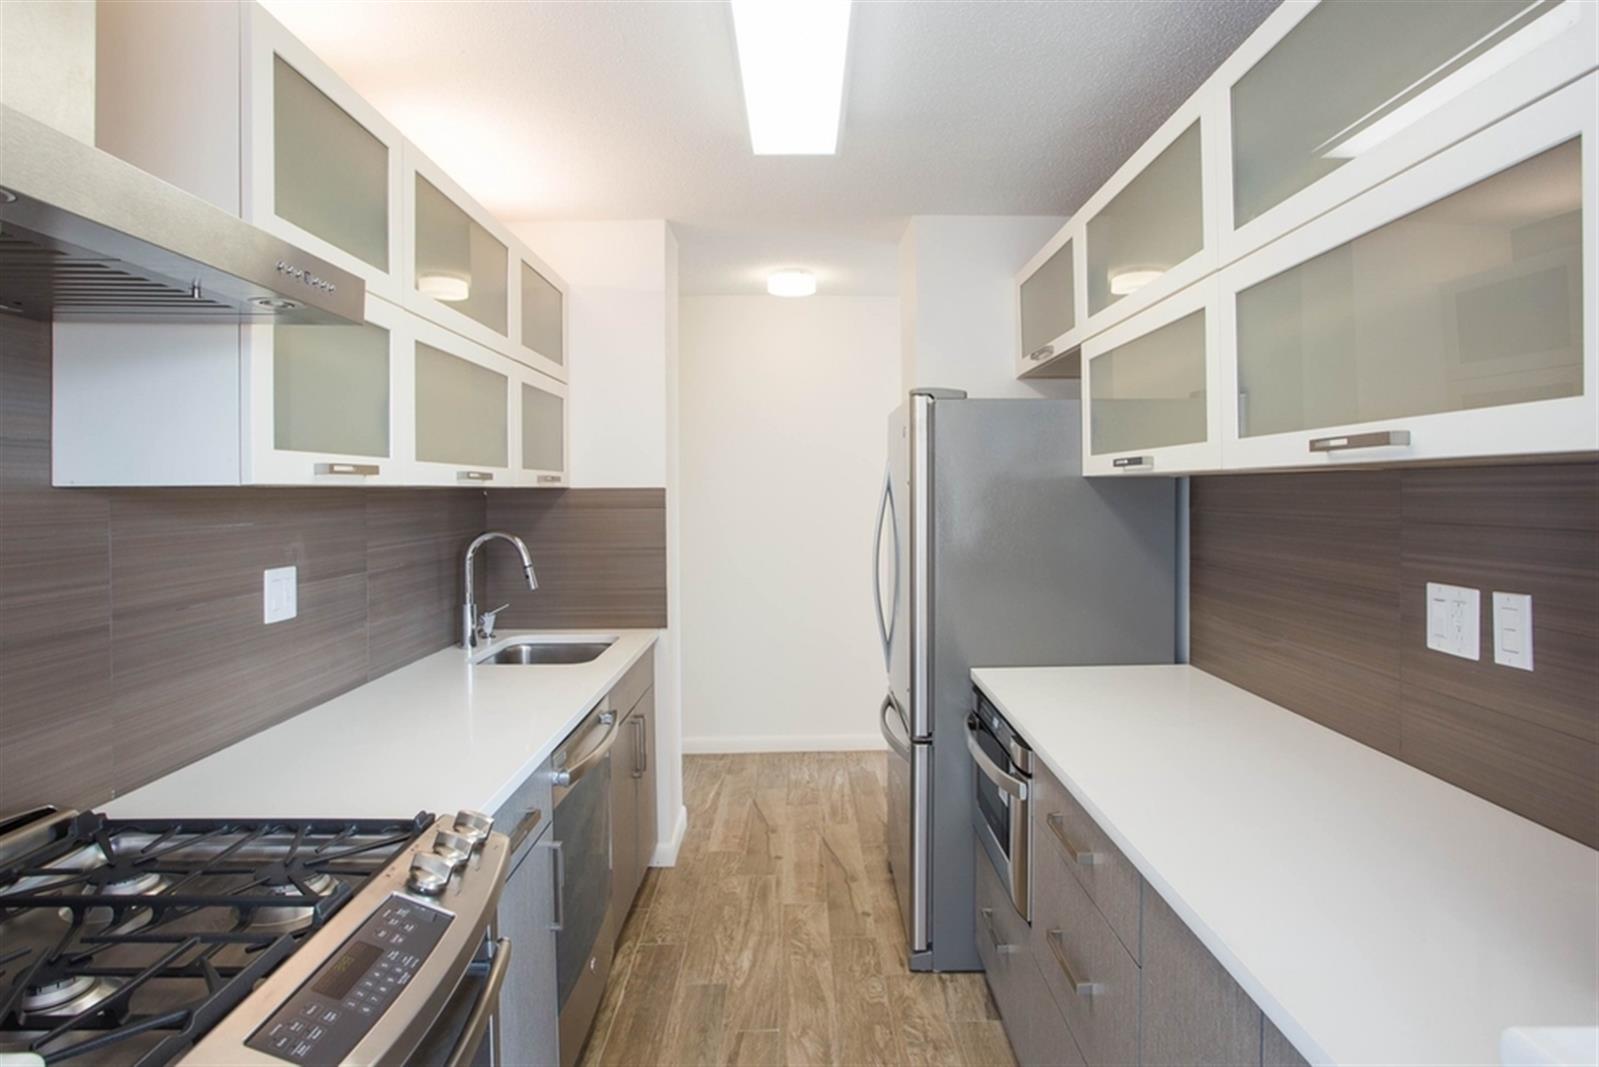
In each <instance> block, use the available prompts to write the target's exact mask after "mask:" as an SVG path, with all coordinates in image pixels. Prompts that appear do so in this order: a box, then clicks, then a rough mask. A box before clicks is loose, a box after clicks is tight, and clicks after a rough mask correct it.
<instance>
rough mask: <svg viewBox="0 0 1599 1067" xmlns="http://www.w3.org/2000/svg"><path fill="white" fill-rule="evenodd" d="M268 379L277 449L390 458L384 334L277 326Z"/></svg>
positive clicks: (373, 329)
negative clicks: (271, 380) (270, 372)
mask: <svg viewBox="0 0 1599 1067" xmlns="http://www.w3.org/2000/svg"><path fill="white" fill-rule="evenodd" d="M272 375H273V388H272V400H273V404H272V416H273V418H272V426H273V445H274V447H275V448H277V449H278V450H280V451H289V452H316V453H322V454H324V455H345V456H370V457H373V458H383V459H386V458H388V456H389V455H390V449H389V404H390V393H389V331H388V330H385V329H384V328H383V327H381V326H374V325H372V324H371V323H366V324H364V325H361V326H279V327H276V328H275V329H274V330H273V331H272Z"/></svg>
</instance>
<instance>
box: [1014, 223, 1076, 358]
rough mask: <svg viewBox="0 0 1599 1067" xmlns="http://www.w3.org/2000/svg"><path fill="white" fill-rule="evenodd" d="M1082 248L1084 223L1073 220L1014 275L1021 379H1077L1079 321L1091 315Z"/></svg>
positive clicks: (1017, 354)
mask: <svg viewBox="0 0 1599 1067" xmlns="http://www.w3.org/2000/svg"><path fill="white" fill-rule="evenodd" d="M1082 248H1083V242H1082V227H1081V226H1079V225H1078V224H1077V222H1076V221H1075V220H1073V221H1071V222H1068V223H1067V224H1066V225H1065V226H1062V227H1061V229H1060V232H1059V233H1057V234H1056V235H1055V236H1054V237H1053V238H1051V240H1050V242H1049V244H1047V245H1045V246H1044V247H1043V249H1041V250H1040V251H1039V253H1038V254H1037V255H1036V256H1034V257H1033V258H1032V261H1031V262H1029V263H1028V264H1027V266H1025V267H1023V268H1022V270H1021V273H1020V274H1018V275H1017V276H1016V299H1017V308H1016V321H1017V323H1018V324H1019V331H1020V340H1019V343H1018V347H1017V353H1016V376H1017V377H1019V378H1020V377H1027V376H1037V377H1071V378H1075V377H1077V375H1078V373H1079V371H1078V362H1077V357H1076V349H1077V346H1078V345H1079V344H1081V343H1082V333H1083V331H1082V329H1081V328H1080V324H1081V323H1082V322H1083V320H1084V319H1085V318H1087V313H1086V311H1085V309H1084V307H1083V288H1082V286H1080V285H1078V284H1077V280H1078V278H1080V277H1081V276H1082V269H1081V267H1080V266H1079V265H1078V263H1077V259H1078V257H1079V256H1080V255H1081V253H1082Z"/></svg>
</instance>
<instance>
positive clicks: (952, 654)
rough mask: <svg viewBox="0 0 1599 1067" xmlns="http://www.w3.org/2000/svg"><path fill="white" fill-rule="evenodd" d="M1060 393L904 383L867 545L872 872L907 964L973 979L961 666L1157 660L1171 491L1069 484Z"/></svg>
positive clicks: (966, 690)
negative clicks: (872, 680)
mask: <svg viewBox="0 0 1599 1067" xmlns="http://www.w3.org/2000/svg"><path fill="white" fill-rule="evenodd" d="M1080 420H1081V407H1080V405H1079V403H1078V402H1077V401H1075V400H972V399H967V398H966V396H965V394H964V393H960V392H957V391H954V390H946V389H918V390H916V391H914V392H912V393H911V394H910V397H909V398H908V400H907V401H906V403H905V405H904V406H902V407H901V408H899V410H897V411H896V412H895V413H894V414H893V416H891V418H890V419H889V427H888V444H889V448H888V454H889V463H888V468H889V469H888V472H887V474H886V476H885V478H884V484H883V496H882V499H881V502H880V507H879V510H878V521H877V534H876V543H875V545H874V550H875V560H876V563H877V568H876V578H877V580H876V582H875V583H874V586H875V587H874V594H875V596H876V600H877V614H878V622H879V632H880V636H881V638H882V645H883V658H884V663H885V665H886V667H887V669H888V694H887V696H886V697H885V698H884V699H883V701H882V704H881V707H880V708H879V710H878V725H879V728H880V729H881V730H882V732H883V736H884V738H885V739H886V740H887V741H888V743H889V747H890V750H891V751H890V753H889V757H888V835H887V837H888V847H889V866H890V867H891V869H892V871H893V877H894V885H895V888H896V890H897V892H898V894H899V908H900V915H901V917H902V918H903V920H904V923H905V933H906V937H907V938H908V940H909V943H910V959H911V966H912V968H913V969H916V970H941V971H942V970H975V969H978V968H979V967H980V964H979V963H978V958H977V947H976V940H975V936H974V927H975V922H974V918H973V907H974V905H973V888H972V884H973V883H972V880H973V873H974V872H973V868H972V855H973V852H972V840H973V838H972V822H971V811H972V803H973V800H972V796H973V780H972V775H973V767H972V761H971V757H970V756H969V755H968V753H967V749H966V745H965V719H966V715H967V713H968V712H969V711H970V710H971V705H972V686H971V679H970V677H969V675H968V672H969V671H970V670H971V668H973V667H1024V666H1054V665H1076V664H1093V663H1170V662H1172V661H1173V660H1174V658H1175V655H1176V648H1177V596H1178V588H1177V584H1178V583H1177V573H1178V566H1177V560H1178V537H1179V523H1178V483H1177V482H1176V481H1175V480H1174V479H1168V478H1160V479H1155V478H1142V477H1137V476H1129V477H1127V478H1126V479H1120V480H1119V479H1103V478H1100V479H1092V480H1090V479H1085V478H1084V477H1083V476H1082V473H1081V472H1082V455H1081V453H1082V432H1081V422H1080Z"/></svg>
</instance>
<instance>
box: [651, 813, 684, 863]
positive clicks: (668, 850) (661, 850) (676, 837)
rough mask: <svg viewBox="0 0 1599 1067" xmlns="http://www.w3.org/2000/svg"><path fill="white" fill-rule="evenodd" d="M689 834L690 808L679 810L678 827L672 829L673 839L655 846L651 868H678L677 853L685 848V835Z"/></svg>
mask: <svg viewBox="0 0 1599 1067" xmlns="http://www.w3.org/2000/svg"><path fill="white" fill-rule="evenodd" d="M686 833H688V807H687V805H685V806H683V807H681V808H678V809H677V825H676V826H675V827H673V828H672V839H671V840H670V841H662V842H661V843H660V844H658V845H656V846H655V855H654V856H653V857H652V858H651V859H650V866H651V867H675V866H677V853H678V850H679V849H681V848H682V847H683V835H684V834H686Z"/></svg>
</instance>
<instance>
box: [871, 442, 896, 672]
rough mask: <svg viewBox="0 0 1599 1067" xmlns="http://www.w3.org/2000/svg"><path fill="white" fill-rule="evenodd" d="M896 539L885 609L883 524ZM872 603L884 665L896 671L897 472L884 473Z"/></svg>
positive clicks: (874, 540) (875, 539) (874, 539)
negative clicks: (893, 654) (890, 591)
mask: <svg viewBox="0 0 1599 1067" xmlns="http://www.w3.org/2000/svg"><path fill="white" fill-rule="evenodd" d="M885 518H886V519H887V520H888V528H889V529H888V532H889V534H890V536H892V537H893V539H894V591H893V594H892V595H891V597H890V599H889V604H890V607H889V610H888V611H886V612H885V611H884V610H883V525H884V519H885ZM872 602H873V604H875V605H876V607H877V636H878V638H879V640H880V641H881V642H882V645H883V667H884V668H885V669H888V670H892V669H893V668H892V662H891V659H890V655H891V653H890V650H891V649H892V648H893V645H894V622H895V619H894V613H895V606H896V605H898V604H899V516H898V515H897V514H896V513H895V510H894V475H893V472H892V471H884V472H883V495H882V498H881V499H880V500H879V501H878V503H877V529H876V531H875V532H874V533H873V534H872Z"/></svg>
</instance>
